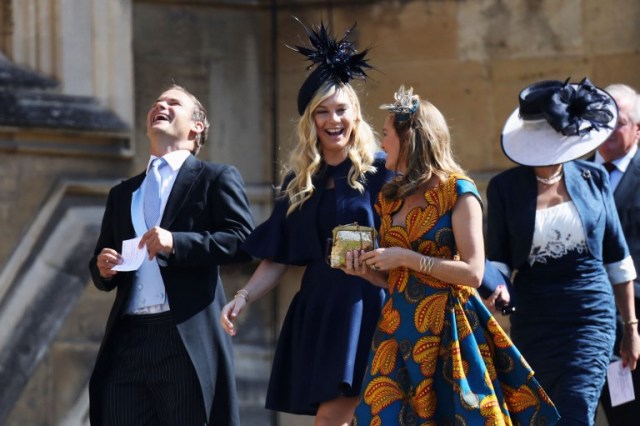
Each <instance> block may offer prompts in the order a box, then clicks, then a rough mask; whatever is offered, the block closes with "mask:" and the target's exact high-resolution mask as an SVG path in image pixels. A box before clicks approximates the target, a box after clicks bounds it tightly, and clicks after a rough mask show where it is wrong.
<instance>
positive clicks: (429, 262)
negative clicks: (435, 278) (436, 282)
mask: <svg viewBox="0 0 640 426" xmlns="http://www.w3.org/2000/svg"><path fill="white" fill-rule="evenodd" d="M434 263H435V259H434V258H433V257H431V256H422V257H421V258H420V272H422V273H426V274H430V273H431V269H433V264H434Z"/></svg>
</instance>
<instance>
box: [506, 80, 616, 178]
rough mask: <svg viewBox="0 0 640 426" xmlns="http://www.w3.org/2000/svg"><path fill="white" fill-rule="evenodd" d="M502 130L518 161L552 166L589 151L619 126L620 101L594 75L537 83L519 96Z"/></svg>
mask: <svg viewBox="0 0 640 426" xmlns="http://www.w3.org/2000/svg"><path fill="white" fill-rule="evenodd" d="M519 101H520V105H519V107H518V108H516V110H515V111H513V113H512V114H511V115H510V116H509V118H508V119H507V122H506V123H505V125H504V128H503V130H502V135H501V145H502V150H503V151H504V153H505V155H506V156H507V157H508V158H509V159H510V160H512V161H513V162H515V163H518V164H522V165H525V166H534V167H535V166H538V167H542V166H551V165H554V164H561V163H565V162H567V161H571V160H575V159H577V158H580V157H583V156H585V155H587V154H588V153H590V152H591V151H593V150H595V149H596V148H597V147H598V146H600V145H601V144H602V143H603V142H604V141H605V140H606V139H607V138H608V137H609V135H610V134H611V133H612V132H613V130H614V129H615V127H616V123H617V121H618V107H617V106H616V103H615V101H614V100H613V98H612V97H611V95H609V94H608V93H607V92H605V91H604V90H602V89H600V88H599V87H596V86H594V85H593V84H591V82H590V81H589V80H588V79H586V78H585V79H583V80H582V81H581V82H580V83H577V84H572V83H569V82H568V80H567V81H565V82H561V81H555V80H550V81H541V82H538V83H534V84H532V85H530V86H528V87H527V88H525V89H524V90H523V91H522V92H520V96H519Z"/></svg>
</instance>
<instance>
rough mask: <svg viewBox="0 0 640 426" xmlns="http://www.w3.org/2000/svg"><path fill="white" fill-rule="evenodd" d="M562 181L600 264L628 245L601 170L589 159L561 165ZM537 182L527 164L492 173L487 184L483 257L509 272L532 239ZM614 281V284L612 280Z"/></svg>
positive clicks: (523, 257)
mask: <svg viewBox="0 0 640 426" xmlns="http://www.w3.org/2000/svg"><path fill="white" fill-rule="evenodd" d="M563 167H564V178H565V185H566V187H567V191H568V193H569V196H570V197H571V200H572V201H573V202H574V204H575V206H576V209H577V210H578V213H579V214H580V219H581V221H582V225H583V226H584V231H585V236H586V238H587V247H588V249H589V252H590V253H591V255H592V256H593V257H595V258H596V259H599V260H602V262H603V263H604V264H605V265H606V264H610V263H615V262H619V261H622V260H623V259H625V258H626V257H627V256H629V249H628V248H627V243H626V241H625V238H624V234H623V232H622V228H621V226H620V220H619V219H618V214H617V212H616V208H615V205H614V202H613V197H612V194H611V189H610V187H609V179H608V176H607V174H606V173H607V172H606V171H605V170H604V168H603V167H602V166H600V165H597V164H594V163H592V162H587V161H581V160H575V161H570V162H567V163H565V164H564V166H563ZM536 199H537V182H536V179H535V174H534V172H533V168H531V167H525V166H519V167H515V168H512V169H509V170H506V171H504V172H502V173H500V174H498V175H497V176H495V177H494V178H493V179H491V181H490V182H489V186H488V187H487V200H488V210H487V220H488V233H487V257H488V258H489V259H491V260H492V261H495V262H500V263H502V264H504V265H506V266H507V267H508V268H509V269H510V270H511V271H513V270H516V269H518V268H521V267H522V266H524V265H525V264H526V262H527V259H528V256H529V252H530V250H531V245H532V242H533V231H534V226H535V215H536ZM614 284H615V283H614Z"/></svg>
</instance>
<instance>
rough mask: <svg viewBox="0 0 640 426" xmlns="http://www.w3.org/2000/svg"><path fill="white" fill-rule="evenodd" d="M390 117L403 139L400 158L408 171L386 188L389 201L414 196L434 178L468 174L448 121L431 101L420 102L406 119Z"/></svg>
mask: <svg viewBox="0 0 640 426" xmlns="http://www.w3.org/2000/svg"><path fill="white" fill-rule="evenodd" d="M390 115H391V117H392V119H393V128H394V129H395V131H396V133H397V134H398V139H399V140H400V152H399V153H398V158H399V159H406V162H407V169H406V173H405V174H404V175H402V176H399V177H397V178H395V179H394V180H392V181H390V182H388V183H387V184H385V185H384V186H383V187H382V194H383V195H384V196H385V198H387V199H389V200H395V199H398V198H402V197H406V196H408V195H411V194H412V193H414V192H415V191H417V190H418V189H419V188H420V187H421V186H422V185H424V184H426V183H427V182H428V181H429V179H431V177H432V176H433V175H436V176H438V177H439V178H441V179H446V178H447V176H448V175H449V174H464V171H463V170H462V167H460V165H459V164H458V163H457V162H456V160H455V159H454V157H453V152H452V151H451V134H450V133H449V127H448V126H447V121H446V120H445V118H444V116H443V115H442V113H441V112H440V111H439V110H438V108H436V107H435V106H434V105H433V104H432V103H431V102H428V101H425V100H420V101H419V106H418V109H417V111H416V112H414V113H412V114H410V116H409V118H408V119H406V120H399V118H401V117H400V116H398V115H394V114H390Z"/></svg>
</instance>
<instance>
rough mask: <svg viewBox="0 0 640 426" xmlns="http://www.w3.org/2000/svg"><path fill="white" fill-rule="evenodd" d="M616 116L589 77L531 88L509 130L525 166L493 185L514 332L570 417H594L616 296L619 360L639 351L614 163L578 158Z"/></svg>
mask: <svg viewBox="0 0 640 426" xmlns="http://www.w3.org/2000/svg"><path fill="white" fill-rule="evenodd" d="M617 115H618V114H617V108H616V105H615V102H614V100H613V99H612V98H611V96H610V95H609V94H607V93H606V92H605V91H603V90H602V89H599V88H597V87H595V86H593V85H592V84H591V83H590V82H589V81H588V80H586V79H585V80H583V81H582V82H580V83H579V84H569V83H568V82H561V81H542V82H538V83H535V84H532V85H530V86H529V87H527V88H525V89H524V90H523V91H522V92H521V93H520V106H519V108H517V109H516V110H515V111H514V112H513V114H511V116H510V117H509V119H508V120H507V122H506V124H505V126H504V130H503V133H502V148H503V150H504V152H505V154H506V155H507V157H509V158H510V159H511V160H512V161H514V162H516V163H518V164H519V166H518V167H515V168H511V169H509V170H506V171H504V172H502V173H500V174H498V175H497V176H495V177H494V178H493V179H492V180H491V181H490V182H489V186H488V188H487V199H488V215H487V216H488V235H487V255H488V256H487V257H488V258H489V259H491V261H492V262H494V264H495V265H496V266H498V268H499V269H501V270H502V272H503V273H505V274H507V275H508V276H512V275H514V279H513V282H514V286H513V290H514V291H513V294H512V298H513V300H514V302H515V312H514V313H513V314H512V315H511V336H512V338H513V341H514V342H515V343H516V345H518V348H519V349H520V350H521V351H522V353H523V354H524V356H525V357H526V358H527V360H528V361H529V362H530V364H531V366H532V367H533V369H534V370H535V371H536V377H537V378H538V379H539V381H540V383H541V384H542V386H543V387H544V388H545V389H546V390H547V392H548V393H549V395H550V397H551V399H553V401H554V402H555V404H556V407H557V408H558V411H559V412H560V416H562V419H561V422H560V423H561V424H566V425H593V424H594V421H595V412H596V408H597V405H598V398H599V396H600V392H601V390H602V387H603V385H604V380H605V375H606V370H607V366H608V365H609V360H610V357H611V354H612V348H613V344H614V339H615V328H616V325H615V306H616V305H617V307H618V310H619V312H620V315H621V317H622V320H623V321H624V323H625V327H624V334H623V337H622V343H621V347H620V348H621V349H620V354H621V358H622V360H623V363H624V364H625V365H629V366H630V367H631V369H634V368H635V365H636V361H637V359H638V353H639V351H640V341H639V338H638V332H637V323H638V320H637V318H636V312H635V306H634V297H633V283H632V280H633V279H634V278H635V276H636V271H635V269H634V265H633V261H632V259H631V257H630V255H629V250H628V248H627V244H626V242H625V238H624V235H623V233H622V228H621V226H620V221H619V219H618V214H617V212H616V208H615V203H614V200H613V197H612V194H611V190H610V188H609V179H608V176H607V172H606V171H605V170H604V168H602V167H601V166H599V165H596V164H595V163H593V162H587V161H582V160H577V158H580V157H582V156H584V155H586V154H588V153H589V152H591V151H593V150H594V149H596V148H597V147H598V146H599V145H600V144H601V143H603V142H604V141H605V140H606V139H607V137H608V136H609V135H610V134H611V132H612V131H613V128H614V127H615V126H616V123H617ZM512 273H513V274H512ZM614 301H615V303H614ZM637 391H638V390H637V389H636V392H637ZM606 398H609V396H608V395H607V396H606Z"/></svg>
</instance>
